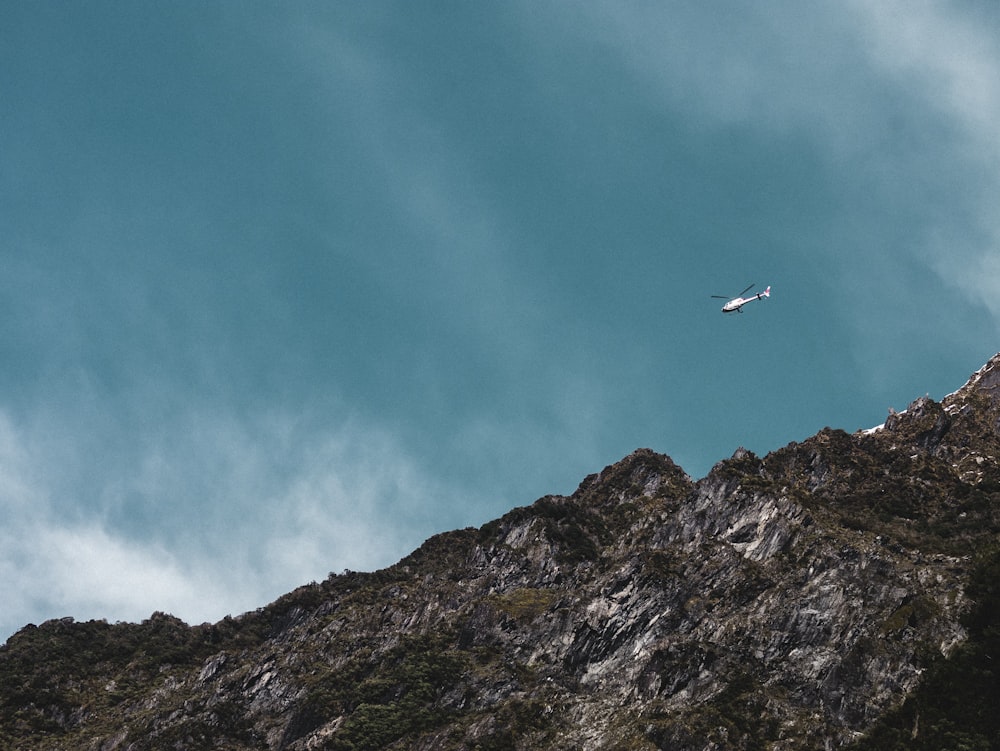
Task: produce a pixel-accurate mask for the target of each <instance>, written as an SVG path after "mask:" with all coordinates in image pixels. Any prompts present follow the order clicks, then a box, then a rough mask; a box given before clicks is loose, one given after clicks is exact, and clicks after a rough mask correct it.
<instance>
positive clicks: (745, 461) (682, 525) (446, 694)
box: [0, 356, 1000, 751]
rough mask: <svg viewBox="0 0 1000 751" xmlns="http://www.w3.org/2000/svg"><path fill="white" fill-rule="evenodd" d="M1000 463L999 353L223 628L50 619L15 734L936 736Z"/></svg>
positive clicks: (752, 741)
mask: <svg viewBox="0 0 1000 751" xmlns="http://www.w3.org/2000/svg"><path fill="white" fill-rule="evenodd" d="M998 457H1000V356H998V357H997V358H994V359H993V360H991V361H990V362H989V363H987V365H986V366H984V368H983V369H981V370H980V371H979V372H978V373H976V374H975V375H974V376H973V377H972V379H971V380H970V381H969V382H968V383H967V384H966V385H965V386H964V387H963V388H962V389H960V390H959V391H957V392H955V393H954V394H951V395H949V396H948V397H946V398H945V399H944V400H943V401H942V402H941V403H937V402H934V401H932V400H930V399H929V398H921V399H918V400H916V401H915V402H914V403H913V404H911V405H910V407H909V408H908V409H907V410H906V411H905V412H900V413H898V414H893V415H890V417H889V419H888V420H887V421H886V423H885V424H884V425H883V426H880V427H879V428H877V429H873V430H870V431H861V432H858V433H855V434H853V435H849V434H847V433H844V432H843V431H838V430H829V429H824V430H823V431H821V432H820V433H818V434H817V435H815V436H813V437H812V438H809V439H807V440H805V441H803V442H802V443H793V444H790V445H789V446H787V447H785V448H783V449H780V450H778V451H776V452H773V453H772V454H770V455H768V456H766V457H763V458H759V457H757V456H754V455H753V454H752V453H750V452H747V451H745V450H742V449H741V450H739V451H737V452H736V453H735V454H734V455H733V457H731V458H730V459H727V460H725V461H722V462H720V463H719V464H717V465H716V466H715V467H714V468H713V469H712V471H711V472H710V473H709V475H708V476H707V477H706V478H704V479H702V480H700V481H698V482H694V481H692V479H691V478H689V477H688V476H687V475H686V474H685V473H684V472H683V470H681V469H680V468H679V467H677V466H676V465H675V464H674V463H673V462H672V461H671V460H670V459H669V458H668V457H666V456H662V455H658V454H656V453H654V452H652V451H649V450H645V449H643V450H639V451H636V452H635V453H633V454H631V455H630V456H628V457H626V458H625V459H623V460H622V461H621V462H618V463H617V464H614V465H612V466H610V467H607V468H605V469H604V470H603V471H602V472H600V473H598V474H595V475H591V476H590V477H587V478H586V479H585V480H584V481H583V482H582V483H581V485H580V487H579V488H578V489H577V491H576V492H575V493H573V494H572V495H571V496H567V497H563V496H547V497H545V498H542V499H540V500H538V501H537V502H535V503H534V504H533V505H531V506H527V507H523V508H517V509H514V510H513V511H511V512H510V513H508V514H506V515H505V516H504V517H502V518H501V519H498V520H496V521H494V522H491V523H489V524H487V525H485V526H484V527H482V528H481V529H478V530H476V529H466V530H458V531H454V532H449V533H445V534H442V535H438V536H436V537H433V538H431V539H430V540H428V541H427V542H426V543H424V545H422V546H421V547H420V548H419V549H418V550H416V551H414V552H413V553H412V554H411V555H409V556H407V557H406V558H404V559H403V560H402V561H400V562H399V563H398V564H396V565H395V566H392V567H390V568H388V569H385V570H382V571H378V572H375V573H370V574H363V573H352V572H349V573H345V574H341V575H336V576H331V577H330V578H329V579H327V580H326V581H325V582H323V583H321V584H313V585H309V586H306V587H302V588H300V589H298V590H296V591H295V592H292V593H290V594H289V595H286V596H285V597H283V598H281V599H280V600H278V601H277V602H275V603H273V604H271V605H269V606H267V607H266V608H262V609H261V610H258V611H256V612H253V613H248V614H246V615H243V616H241V617H239V618H227V619H225V620H224V621H222V622H220V623H218V624H214V625H208V624H205V625H202V626H195V627H188V626H186V625H185V624H183V623H181V622H180V621H178V620H176V619H174V618H172V617H170V616H166V615H163V614H156V615H154V616H153V617H152V618H151V619H150V620H148V621H146V622H144V623H142V624H117V625H108V624H105V623H98V622H91V623H74V622H71V621H66V620H64V621H54V622H48V623H45V624H42V625H41V626H39V627H34V626H29V627H27V628H25V629H23V630H22V631H20V632H19V633H18V634H16V635H15V636H14V637H12V638H11V639H10V640H9V641H8V643H7V645H6V646H5V647H4V648H3V649H2V650H0V686H2V688H0V713H2V714H0V745H3V747H5V748H23V749H29V748H30V749H71V748H72V749H91V750H92V751H115V750H121V751H124V750H126V749H128V750H133V751H137V750H138V749H166V748H177V749H194V748H203V749H269V750H273V751H278V750H281V751H306V750H307V749H384V748H399V749H403V748H407V749H428V750H430V749H483V750H484V751H485V750H487V749H567V750H568V749H629V748H635V749H655V748H661V749H692V750H694V749H698V750H699V751H701V750H702V749H704V750H706V751H707V750H709V749H754V748H757V749H765V748H766V749H821V748H835V747H842V746H845V745H849V744H851V743H852V742H857V743H858V744H861V745H859V746H858V747H859V748H861V747H863V744H864V743H865V742H866V741H865V740H864V736H865V734H866V733H875V732H876V730H877V729H878V728H883V729H882V730H879V731H878V732H882V735H881V736H878V737H882V738H895V737H896V735H893V733H896V734H897V735H898V734H899V733H903V732H904V731H905V735H906V737H907V738H908V742H912V743H913V744H918V743H923V742H925V741H926V742H927V743H933V742H934V740H933V733H935V732H938V730H937V729H936V726H934V725H933V718H932V719H931V720H930V726H929V725H928V722H929V721H928V719H927V718H928V717H929V716H931V717H932V715H933V713H931V712H929V710H927V709H926V707H925V704H920V703H919V701H917V699H915V698H913V697H919V696H921V694H920V693H919V692H921V691H924V690H926V687H927V686H936V685H938V684H937V683H935V681H937V680H939V679H937V678H935V679H934V680H929V679H928V677H927V676H928V675H932V674H933V675H934V676H938V675H947V669H948V667H949V666H951V668H952V669H953V668H954V666H956V665H961V664H964V663H962V660H963V659H966V658H967V656H968V654H971V652H970V651H969V645H970V644H973V643H975V644H976V645H979V646H978V647H977V649H980V652H976V654H980V653H981V650H982V649H984V647H982V644H983V643H985V642H982V639H984V638H987V637H988V635H989V632H988V629H987V628H986V627H985V626H984V625H983V623H985V622H988V621H989V619H990V618H991V617H992V616H984V615H982V613H983V612H985V611H983V610H982V608H983V607H986V604H988V603H991V602H992V600H990V599H989V598H991V597H992V594H991V593H992V590H991V589H990V588H989V585H988V584H983V582H989V581H990V578H989V576H987V575H985V574H983V572H984V571H987V570H990V571H992V570H993V569H988V567H989V566H996V561H997V560H998V559H997V555H996V549H997V546H996V542H997V532H998V530H1000V467H998ZM984 566H985V567H987V568H984ZM998 568H1000V567H998ZM976 582H978V584H976ZM990 607H992V605H991V606H990ZM977 608H978V610H977ZM990 612H992V611H990ZM970 614H972V616H971V617H970ZM977 614H978V615H977ZM984 635H985V636H984ZM991 643H992V642H991ZM990 649H992V647H990ZM963 656H964V657H963ZM942 666H944V667H942ZM990 675H991V674H990ZM982 679H983V680H985V681H987V684H988V681H989V680H991V678H990V677H989V675H987V676H986V677H984V678H982ZM940 680H945V679H940ZM921 701H923V700H921ZM911 705H912V706H911ZM918 705H919V707H924V709H923V717H924V718H925V719H924V724H923V726H921V724H920V722H919V717H920V716H921V715H920V712H919V711H918V709H912V707H917V706H918ZM908 712H909V714H907V713H908ZM914 712H916V714H914ZM887 717H892V718H895V719H894V720H893V722H896V723H897V725H899V726H900V727H903V730H900V731H899V733H897V731H896V730H894V729H892V728H895V727H896V726H895V725H893V726H890V725H887V724H885V720H884V718H887ZM880 723H882V724H880ZM904 726H905V727H904ZM886 728H888V729H886ZM940 732H944V731H940ZM948 732H952V733H953V734H952V736H949V737H952V738H957V737H958V736H956V735H954V733H956V732H960V729H959V730H955V729H954V728H952V729H950V730H948ZM962 732H966V734H967V735H968V736H969V738H971V739H972V741H975V740H976V738H979V737H983V733H987V735H988V731H980V730H977V729H971V730H970V729H968V728H966V729H965V731H962ZM975 733H979V735H978V736H977V735H975ZM872 737H876V736H875V735H872ZM969 738H966V740H969ZM928 739H930V740H928ZM963 742H964V741H963ZM970 742H971V741H970ZM987 743H993V744H994V746H993V747H996V745H995V744H996V739H995V738H987ZM885 747H887V748H888V747H890V746H889V745H886V746H885ZM902 747H905V746H902ZM914 747H916V745H914ZM923 747H932V746H923ZM938 747H944V746H938ZM955 747H958V746H955ZM968 747H975V746H974V745H970V746H968ZM985 747H987V748H988V747H990V746H989V745H987V746H985Z"/></svg>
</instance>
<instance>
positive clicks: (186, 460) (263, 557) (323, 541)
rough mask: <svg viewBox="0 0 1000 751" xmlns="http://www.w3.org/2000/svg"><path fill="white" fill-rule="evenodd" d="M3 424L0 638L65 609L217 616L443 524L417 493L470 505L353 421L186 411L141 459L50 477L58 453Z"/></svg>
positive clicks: (398, 551) (377, 555) (382, 560)
mask: <svg viewBox="0 0 1000 751" xmlns="http://www.w3.org/2000/svg"><path fill="white" fill-rule="evenodd" d="M0 418H2V419H0V477H2V478H3V480H2V484H0V507H2V510H3V515H4V519H5V523H4V526H3V529H2V530H0V551H2V552H0V582H2V584H0V587H2V592H0V595H2V597H0V599H2V601H3V603H4V605H3V610H2V612H0V630H2V631H3V632H6V633H4V634H3V635H4V636H6V635H9V633H11V632H13V631H14V630H16V629H17V628H18V627H20V626H21V625H24V624H25V623H28V622H38V621H41V620H45V619H48V618H52V617H61V616H64V615H72V616H73V617H76V618H78V619H81V618H107V619H109V620H112V621H114V620H136V619H141V618H145V617H148V615H149V614H150V613H152V612H153V611H155V610H163V611H168V612H172V613H174V614H175V615H177V616H178V617H181V618H183V619H185V620H189V621H193V622H200V621H203V620H210V621H212V620H217V619H219V618H221V617H223V616H224V615H226V614H230V613H233V614H235V613H239V612H243V611H245V610H249V609H253V608H255V607H259V606H261V605H264V604H266V603H267V602H269V601H270V600H272V599H273V598H275V597H277V596H278V595H280V594H282V593H283V592H285V591H288V590H290V589H292V588H294V587H295V586H298V585H299V584H302V583H305V582H307V581H311V580H317V579H322V578H324V577H325V576H326V575H327V574H328V573H329V572H330V571H331V570H332V571H336V570H339V569H340V568H354V569H359V568H360V569H363V570H369V569H374V568H379V567H381V566H385V565H388V564H390V563H392V562H394V561H395V560H397V559H398V558H399V557H401V555H403V554H405V552H406V551H408V550H409V549H412V548H413V547H416V546H417V545H418V544H419V543H420V541H422V540H423V539H424V538H425V537H427V536H429V535H430V534H431V533H433V532H435V531H439V530H438V529H437V528H435V527H434V526H433V525H434V522H433V521H432V520H431V518H430V516H429V515H428V514H427V513H426V512H425V510H424V504H426V503H427V502H428V499H434V500H435V501H442V500H443V501H445V502H451V503H452V504H454V505H455V507H458V501H459V500H460V499H461V500H469V495H468V494H467V493H466V492H463V491H460V490H456V489H454V488H448V487H446V486H443V485H442V484H441V483H439V482H435V481H432V480H430V479H429V478H428V476H427V475H426V473H425V472H424V471H423V470H422V469H421V467H420V466H419V465H418V464H417V463H416V462H415V461H414V460H413V459H411V458H409V457H408V456H407V454H406V452H405V451H404V450H402V449H401V448H400V446H399V445H398V443H397V442H395V441H394V439H393V438H392V437H391V436H390V435H389V434H388V433H386V432H385V431H382V430H379V429H377V428H371V427H364V426H361V425H359V424H357V423H356V422H353V421H350V420H348V421H345V422H344V423H343V424H341V425H340V426H339V428H337V429H330V430H320V431H313V430H311V429H308V428H306V427H305V426H304V425H303V423H302V421H300V420H297V419H291V418H287V417H283V418H280V419H277V418H273V417H268V418H259V419H258V418H247V419H246V420H244V421H239V420H236V419H235V418H233V417H232V416H225V417H216V418H214V419H209V418H207V417H206V413H202V414H200V415H197V416H195V415H189V416H188V417H187V418H186V419H182V420H179V421H178V422H177V423H176V424H174V425H173V426H171V427H169V428H168V429H165V430H163V431H161V432H160V434H159V437H158V438H157V439H156V440H147V441H146V445H145V446H144V447H143V450H142V451H141V452H140V453H139V454H138V458H137V459H126V458H124V457H121V456H119V457H108V456H106V457H100V458H103V460H104V464H103V466H102V468H101V471H100V472H97V473H94V474H88V473H83V474H82V475H78V476H74V477H62V478H61V479H59V480H57V481H54V480H52V479H50V478H49V475H50V474H51V472H52V468H53V467H54V466H58V462H57V461H56V460H57V458H58V457H59V456H65V455H66V452H67V449H66V447H65V446H58V447H55V446H53V447H46V445H45V444H44V442H43V441H40V440H39V439H38V437H37V433H36V434H34V435H33V431H32V430H31V429H29V428H26V427H19V426H16V425H15V424H14V423H13V422H12V421H11V420H10V419H9V418H8V417H6V416H0ZM192 426H197V427H196V428H195V430H196V431H197V432H198V437H197V438H196V439H195V440H194V441H193V442H192V441H191V440H190V432H189V431H190V430H191V429H192ZM64 427H65V428H66V429H68V430H72V429H73V428H72V426H70V425H66V426H64ZM72 450H75V451H77V452H81V453H86V452H87V448H86V447H85V446H84V445H82V444H78V445H77V446H76V448H75V449H72ZM196 455H197V458H196ZM100 458H99V457H97V456H96V455H95V456H91V457H90V459H93V460H95V461H97V460H100ZM78 459H79V461H77V462H76V464H75V466H77V467H83V466H86V465H87V463H88V462H87V460H86V459H85V458H83V457H78ZM70 488H76V490H75V492H76V493H79V494H80V496H90V497H99V498H101V499H102V504H103V507H104V513H103V514H101V513H97V514H95V513H94V512H93V511H92V510H88V509H87V508H85V506H86V504H85V503H84V501H83V500H82V498H78V499H77V502H76V503H74V502H73V500H74V499H72V498H66V497H57V496H59V495H65V494H66V493H71V492H74V491H71V490H69V489H70Z"/></svg>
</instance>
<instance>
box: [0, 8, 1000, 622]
mask: <svg viewBox="0 0 1000 751" xmlns="http://www.w3.org/2000/svg"><path fill="white" fill-rule="evenodd" d="M5 6H6V7H5V8H4V18H5V21H4V23H3V24H2V25H0V102H3V104H2V106H0V154H2V162H0V165H2V166H0V229H2V238H3V239H2V242H3V244H2V264H3V265H2V268H3V273H2V275H0V306H2V309H0V315H2V317H0V356H2V363H3V367H2V368H0V508H2V513H3V517H4V523H3V525H2V527H0V582H2V583H0V603H3V605H2V611H0V638H5V637H6V636H8V635H9V634H10V633H12V632H13V631H14V630H16V629H17V628H19V627H20V626H22V625H24V624H25V623H28V622H36V623H37V622H41V621H43V620H45V619H48V618H52V617H62V616H66V615H71V616H74V617H76V618H77V619H86V618H107V619H108V620H110V621H115V620H137V619H142V618H146V617H148V616H149V614H150V613H151V612H153V611H154V610H164V611H167V612H171V613H173V614H175V615H177V616H179V617H181V618H184V619H185V620H188V621H189V622H201V621H205V620H211V621H214V620H217V619H219V618H221V617H223V616H225V615H227V614H230V613H232V614H236V613H240V612H243V611H246V610H250V609H253V608H256V607H259V606H261V605H264V604H266V603H267V602H269V601H271V600H273V599H274V598H275V597H277V596H278V595H280V594H282V593H284V592H286V591H288V590H291V589H292V588H294V587H295V586H298V585H300V584H303V583H306V582H308V581H312V580H320V579H323V578H325V577H326V576H327V574H328V573H329V572H331V571H333V572H336V571H340V570H343V569H345V568H350V569H355V570H371V569H374V568H379V567H381V566H385V565H388V564H390V563H393V562H394V561H396V560H398V559H399V558H400V557H402V556H403V555H405V554H406V553H408V552H409V551H410V550H412V549H413V548H414V547H416V546H417V545H418V544H419V543H420V542H421V541H422V540H423V539H425V538H426V537H428V536H430V535H431V534H434V533H436V532H440V531H445V530H448V529H453V528H457V527H462V526H468V525H479V524H482V523H484V522H486V521H488V520H490V519H493V518H495V517H497V516H500V515H501V514H503V513H504V512H505V511H507V510H508V509H510V508H512V507H513V506H517V505H524V504H527V503H530V502H532V501H533V500H535V499H536V498H537V497H539V496H541V495H544V494H547V493H569V492H572V490H573V489H574V488H575V487H576V485H577V483H578V482H579V481H580V480H581V479H582V478H583V477H584V476H585V475H586V474H588V473H591V472H595V471H598V470H600V469H601V468H602V467H603V466H605V465H606V464H609V463H612V462H614V461H616V460H618V459H620V458H621V457H622V456H624V455H625V454H627V453H629V452H630V451H632V450H633V449H635V448H638V447H650V448H653V449H655V450H657V451H660V452H663V453H667V454H669V455H671V456H672V457H673V458H674V460H675V461H677V462H678V463H679V464H680V465H681V466H683V467H684V468H685V469H686V470H687V472H688V473H689V474H691V475H692V476H693V477H695V478H698V477H701V476H704V475H705V474H706V473H707V472H708V470H709V469H710V468H711V466H712V465H713V464H714V463H715V462H716V461H718V460H720V459H722V458H725V457H727V456H729V455H731V454H732V452H733V451H734V450H735V449H736V448H737V447H738V446H741V445H742V446H745V447H747V448H749V449H751V450H753V451H755V452H757V453H759V454H765V453H767V452H768V451H771V450H773V449H775V448H778V447H780V446H782V445H785V444H786V443H788V442H790V441H793V440H802V439H804V438H806V437H808V436H809V435H812V434H813V433H815V432H816V431H818V430H820V429H821V428H823V427H824V426H831V427H838V428H843V429H845V430H848V431H854V430H857V429H859V428H866V427H870V426H872V425H875V424H878V423H880V422H882V420H883V418H884V416H885V414H886V411H887V408H888V407H890V406H892V407H894V408H896V409H901V408H903V407H905V406H906V404H907V403H908V402H909V401H910V400H912V399H913V398H915V397H917V396H921V395H923V394H925V393H929V394H930V395H931V396H932V397H933V398H937V399H940V398H941V397H942V396H943V395H944V394H946V393H948V392H950V391H953V390H955V389H957V388H958V387H959V386H961V385H962V383H964V381H965V380H966V378H967V377H968V376H969V374H970V373H971V372H973V371H974V370H976V369H977V368H978V367H979V366H980V365H982V364H983V363H984V362H985V361H986V360H987V359H988V358H989V357H990V356H992V355H993V354H994V353H995V352H996V351H997V350H1000V338H998V334H1000V213H998V211H997V196H998V195H1000V141H998V140H997V138H996V135H997V133H998V132H1000V6H997V4H996V3H994V2H956V3H947V4H944V3H931V2H921V3H911V2H894V1H893V0H871V1H870V2H864V1H862V0H851V1H849V2H815V3H799V2H759V3H754V4H752V5H748V4H745V3H732V4H727V3H721V4H711V5H706V4H704V3H698V2H677V3H645V2H599V1H597V0H595V1H593V2H585V3H576V4H573V5H572V6H570V5H568V4H565V3H560V2H549V1H546V0H531V2H509V3H463V2H433V3H407V2H369V3H338V4H330V3H280V4H279V3H263V2H261V3H238V4H233V3H226V4H223V3H203V2H173V3H167V4H164V3H151V2H135V3H100V2H92V3H86V4H84V5H81V4H79V3H69V2H66V3H61V2H50V3H6V4H5ZM751 282H755V283H756V284H757V288H758V289H762V288H763V287H764V286H766V285H768V284H770V285H771V286H772V289H773V293H772V297H771V299H770V300H767V301H763V302H755V303H753V304H752V305H750V306H748V307H747V308H746V311H745V313H743V314H742V315H733V316H723V315H722V314H721V313H720V312H719V307H720V303H721V302H722V301H719V300H713V299H711V298H710V295H714V294H730V293H731V294H735V293H737V292H739V291H740V290H741V289H743V287H745V286H746V285H747V284H749V283H751Z"/></svg>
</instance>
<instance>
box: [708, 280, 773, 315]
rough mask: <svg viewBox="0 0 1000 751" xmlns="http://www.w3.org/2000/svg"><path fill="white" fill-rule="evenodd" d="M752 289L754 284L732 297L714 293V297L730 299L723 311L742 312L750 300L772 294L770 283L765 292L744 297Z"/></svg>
mask: <svg viewBox="0 0 1000 751" xmlns="http://www.w3.org/2000/svg"><path fill="white" fill-rule="evenodd" d="M751 289H753V285H752V284H751V285H750V286H749V287H747V288H746V289H745V290H743V291H742V292H740V293H739V294H738V295H737V296H736V297H734V298H732V299H730V298H729V297H727V296H726V295H712V297H716V298H718V299H720V300H728V302H727V303H726V304H725V305H723V306H722V312H723V313H742V312H743V310H742V308H743V306H744V305H746V304H747V303H748V302H753V301H754V300H759V299H761V298H762V297H770V296H771V287H770V285H768V288H767V289H765V290H764V291H763V292H758V293H757V294H756V295H750V297H743V295H745V294H746V293H747V292H748V291H749V290H751Z"/></svg>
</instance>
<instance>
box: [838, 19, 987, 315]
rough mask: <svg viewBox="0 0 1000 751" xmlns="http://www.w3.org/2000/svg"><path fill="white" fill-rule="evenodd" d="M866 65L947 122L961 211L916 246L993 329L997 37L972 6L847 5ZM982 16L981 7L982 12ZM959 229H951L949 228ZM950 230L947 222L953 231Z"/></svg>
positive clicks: (947, 145)
mask: <svg viewBox="0 0 1000 751" xmlns="http://www.w3.org/2000/svg"><path fill="white" fill-rule="evenodd" d="M852 7H853V8H854V10H855V12H856V14H857V16H858V21H859V22H858V30H859V34H861V35H863V37H864V38H865V39H866V41H867V44H866V50H867V51H868V55H869V59H870V60H871V61H872V63H873V65H875V66H877V68H878V69H879V70H880V71H882V72H883V74H884V75H886V76H888V77H891V78H892V80H894V81H895V82H897V84H898V85H899V86H902V87H905V88H906V89H907V90H908V91H909V92H911V94H912V95H913V96H916V97H919V98H920V100H921V101H923V102H924V104H925V105H926V107H927V108H929V109H931V110H934V111H937V112H939V113H940V114H941V115H942V116H943V117H945V118H947V120H948V121H949V122H950V123H952V125H953V127H954V129H955V139H954V141H952V142H951V143H947V144H941V146H942V147H943V148H945V149H947V151H948V154H949V155H950V156H951V157H952V159H953V160H954V161H955V162H956V163H957V164H958V165H959V166H960V168H961V169H962V172H961V175H960V178H959V180H960V184H959V185H957V186H955V187H957V188H958V189H960V190H961V191H962V192H964V193H966V194H967V196H968V205H967V206H966V207H965V211H964V212H961V213H959V215H958V216H955V217H943V218H942V222H941V224H940V225H938V226H933V227H931V228H930V229H929V231H928V233H927V235H926V236H925V237H924V238H923V247H922V248H920V249H919V250H920V251H921V252H922V254H923V255H924V257H925V259H926V260H927V262H928V263H930V265H931V266H932V267H933V268H934V270H935V271H936V272H937V273H938V274H939V275H940V276H941V277H942V278H943V279H945V280H946V281H948V282H949V283H951V284H954V285H956V286H958V287H959V288H961V289H963V290H964V291H965V292H966V293H967V294H968V295H969V296H970V298H972V299H973V300H975V301H976V302H977V303H978V304H981V305H983V306H984V307H986V308H987V309H988V310H989V311H990V312H991V313H992V315H993V317H994V320H995V323H996V324H997V326H1000V262H998V261H997V259H998V258H1000V216H998V214H997V211H996V197H997V195H998V194H1000V141H998V139H997V132H998V129H1000V40H998V38H997V35H996V29H997V26H996V24H997V21H996V17H995V8H994V9H993V10H992V11H991V13H993V14H994V15H993V18H992V23H990V22H988V21H989V19H988V18H984V17H981V16H980V15H979V14H978V12H977V9H976V6H975V5H974V4H949V5H940V4H936V3H900V2H861V1H859V2H854V3H852ZM980 10H982V9H980ZM959 223H961V224H962V225H963V226H961V227H960V229H956V228H955V227H954V226H953V225H954V224H959ZM950 225H952V226H950Z"/></svg>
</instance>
